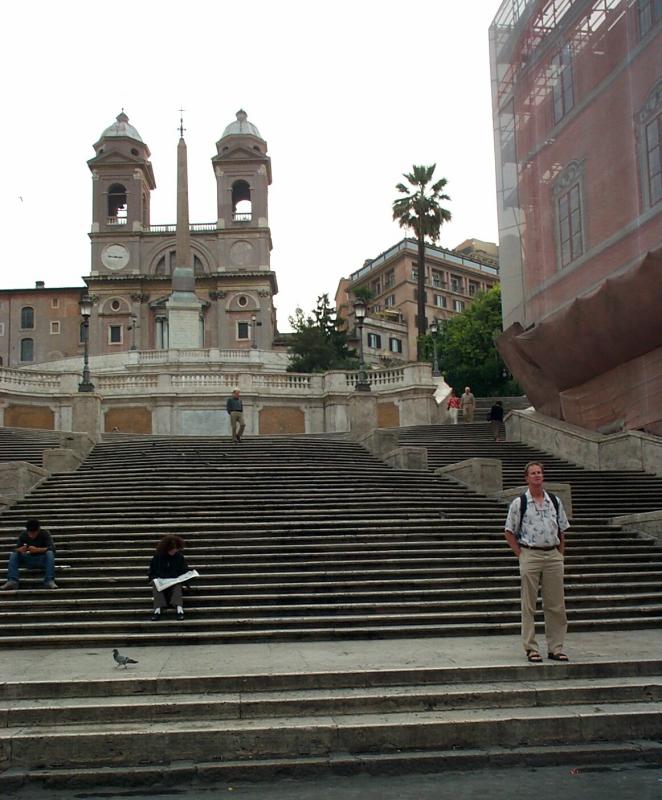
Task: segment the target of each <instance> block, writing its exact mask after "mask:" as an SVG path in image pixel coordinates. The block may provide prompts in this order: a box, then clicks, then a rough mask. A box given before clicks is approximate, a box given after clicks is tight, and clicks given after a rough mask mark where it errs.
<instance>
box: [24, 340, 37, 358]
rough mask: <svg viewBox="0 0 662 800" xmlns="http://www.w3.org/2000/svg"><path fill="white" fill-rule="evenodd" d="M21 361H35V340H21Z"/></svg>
mask: <svg viewBox="0 0 662 800" xmlns="http://www.w3.org/2000/svg"><path fill="white" fill-rule="evenodd" d="M21 361H34V339H21Z"/></svg>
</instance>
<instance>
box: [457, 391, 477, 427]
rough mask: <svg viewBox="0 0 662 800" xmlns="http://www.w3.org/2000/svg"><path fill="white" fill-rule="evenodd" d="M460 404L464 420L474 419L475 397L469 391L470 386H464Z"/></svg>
mask: <svg viewBox="0 0 662 800" xmlns="http://www.w3.org/2000/svg"><path fill="white" fill-rule="evenodd" d="M460 405H461V406H462V418H463V420H464V421H465V422H473V421H474V411H475V410H476V398H475V397H474V396H473V394H472V393H471V387H470V386H465V388H464V394H463V395H462V397H461V399H460Z"/></svg>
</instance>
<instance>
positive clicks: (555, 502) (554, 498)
mask: <svg viewBox="0 0 662 800" xmlns="http://www.w3.org/2000/svg"><path fill="white" fill-rule="evenodd" d="M547 494H548V495H549V499H550V500H551V501H552V505H553V506H554V510H555V511H556V524H557V525H558V524H559V498H558V497H557V496H556V495H555V494H552V493H551V492H547ZM528 502H529V501H528V500H527V499H526V492H525V493H524V494H521V495H520V496H519V528H518V529H517V538H518V539H519V538H520V533H521V532H522V522H523V521H524V514H525V513H526V507H527V505H528ZM561 534H562V531H561V528H560V527H559V536H560V535H561Z"/></svg>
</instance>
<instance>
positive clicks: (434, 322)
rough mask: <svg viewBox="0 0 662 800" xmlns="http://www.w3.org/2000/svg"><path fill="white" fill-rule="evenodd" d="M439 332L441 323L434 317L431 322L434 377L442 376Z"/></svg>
mask: <svg viewBox="0 0 662 800" xmlns="http://www.w3.org/2000/svg"><path fill="white" fill-rule="evenodd" d="M438 333H439V323H438V322H437V320H436V319H433V320H432V322H431V323H430V334H431V336H432V352H433V353H434V358H433V364H432V377H433V378H440V377H441V372H440V370H439V359H438V358H437V334H438Z"/></svg>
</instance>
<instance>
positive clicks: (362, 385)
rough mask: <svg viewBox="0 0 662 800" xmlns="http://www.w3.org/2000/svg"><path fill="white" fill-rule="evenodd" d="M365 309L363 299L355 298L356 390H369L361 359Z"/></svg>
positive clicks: (366, 374) (363, 362)
mask: <svg viewBox="0 0 662 800" xmlns="http://www.w3.org/2000/svg"><path fill="white" fill-rule="evenodd" d="M366 311H367V308H366V304H365V301H364V300H361V299H358V300H356V301H355V303H354V317H355V318H356V324H357V325H358V326H359V376H358V380H357V381H356V386H355V389H356V391H357V392H369V391H370V384H369V383H368V373H367V372H366V368H365V361H364V360H363V320H364V319H365V315H366Z"/></svg>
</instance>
